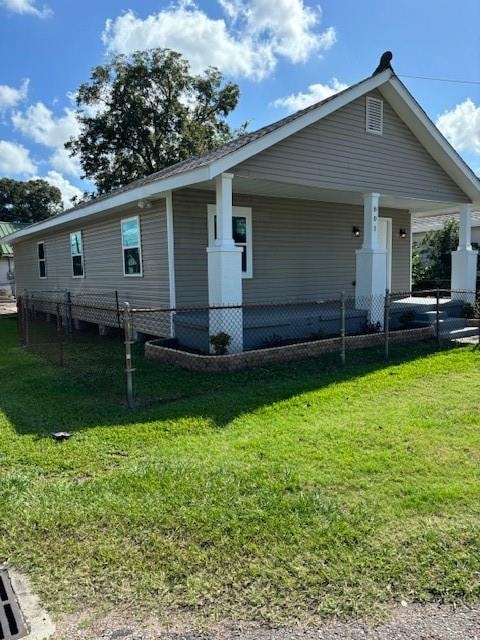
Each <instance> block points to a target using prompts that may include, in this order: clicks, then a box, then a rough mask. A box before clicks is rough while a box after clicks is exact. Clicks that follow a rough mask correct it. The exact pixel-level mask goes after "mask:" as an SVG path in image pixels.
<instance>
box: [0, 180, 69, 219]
mask: <svg viewBox="0 0 480 640" xmlns="http://www.w3.org/2000/svg"><path fill="white" fill-rule="evenodd" d="M62 209H63V206H62V194H61V193H60V190H59V189H58V188H57V187H53V186H52V185H51V184H49V183H48V182H46V181H45V180H27V181H22V180H12V179H11V178H0V220H3V221H6V222H24V223H33V222H38V221H39V220H44V219H45V218H48V217H50V216H53V215H55V214H56V213H59V212H60V211H62Z"/></svg>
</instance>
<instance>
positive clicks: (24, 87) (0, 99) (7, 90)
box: [0, 79, 30, 111]
mask: <svg viewBox="0 0 480 640" xmlns="http://www.w3.org/2000/svg"><path fill="white" fill-rule="evenodd" d="M29 82H30V81H29V80H28V79H27V80H24V81H23V82H22V84H21V85H20V87H18V89H16V88H15V87H9V86H8V85H7V84H0V111H4V110H5V109H12V108H13V107H16V106H17V104H18V103H19V102H21V101H22V100H25V98H26V97H27V94H28V85H29Z"/></svg>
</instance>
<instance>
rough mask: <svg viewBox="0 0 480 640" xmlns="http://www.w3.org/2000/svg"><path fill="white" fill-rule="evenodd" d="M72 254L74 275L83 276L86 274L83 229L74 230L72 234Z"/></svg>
mask: <svg viewBox="0 0 480 640" xmlns="http://www.w3.org/2000/svg"><path fill="white" fill-rule="evenodd" d="M70 254H71V256H72V276H73V277H74V278H83V277H84V276H85V272H84V268H83V238H82V232H81V231H74V232H73V233H71V234H70Z"/></svg>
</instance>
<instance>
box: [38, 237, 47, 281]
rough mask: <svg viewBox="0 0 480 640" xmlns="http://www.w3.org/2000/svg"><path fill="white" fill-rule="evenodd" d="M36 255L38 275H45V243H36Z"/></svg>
mask: <svg viewBox="0 0 480 640" xmlns="http://www.w3.org/2000/svg"><path fill="white" fill-rule="evenodd" d="M37 257H38V276H39V277H40V278H42V279H43V278H46V277H47V258H46V254H45V243H44V242H38V243H37Z"/></svg>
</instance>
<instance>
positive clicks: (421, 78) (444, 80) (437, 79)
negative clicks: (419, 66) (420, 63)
mask: <svg viewBox="0 0 480 640" xmlns="http://www.w3.org/2000/svg"><path fill="white" fill-rule="evenodd" d="M397 75H398V76H399V77H400V78H414V79H415V80H435V81H436V82H455V83H456V84H480V80H454V79H452V78H430V77H428V76H407V75H406V74H405V73H398V74H397Z"/></svg>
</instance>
